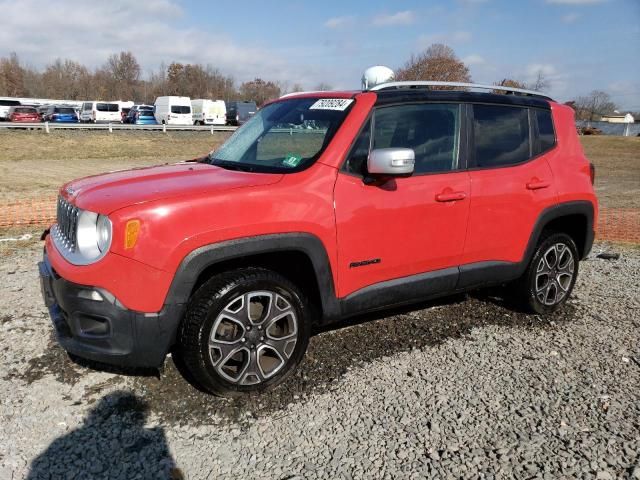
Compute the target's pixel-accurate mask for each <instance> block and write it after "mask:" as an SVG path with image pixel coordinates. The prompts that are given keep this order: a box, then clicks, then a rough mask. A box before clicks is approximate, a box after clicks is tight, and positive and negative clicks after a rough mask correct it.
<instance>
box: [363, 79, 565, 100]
mask: <svg viewBox="0 0 640 480" xmlns="http://www.w3.org/2000/svg"><path fill="white" fill-rule="evenodd" d="M419 87H455V88H469V89H478V90H499V91H502V92H507V93H511V94H518V95H526V96H531V97H539V98H544V99H545V100H553V99H552V98H551V97H549V96H548V95H545V94H544V93H540V92H536V91H535V90H525V89H523V88H513V87H505V86H503V85H483V84H479V83H463V82H437V81H409V82H387V83H381V84H379V85H376V86H375V87H372V88H370V89H369V90H370V91H380V90H390V89H393V88H397V89H400V88H419Z"/></svg>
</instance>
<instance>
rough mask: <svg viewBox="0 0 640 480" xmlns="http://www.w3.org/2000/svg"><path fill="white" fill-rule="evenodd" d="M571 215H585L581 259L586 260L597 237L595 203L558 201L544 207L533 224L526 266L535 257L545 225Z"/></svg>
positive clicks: (526, 251)
mask: <svg viewBox="0 0 640 480" xmlns="http://www.w3.org/2000/svg"><path fill="white" fill-rule="evenodd" d="M569 215H582V216H584V217H585V220H586V229H585V232H584V235H585V237H584V248H583V251H582V256H581V258H580V259H581V260H584V259H585V258H586V257H587V255H588V254H589V252H590V251H591V247H592V245H593V240H594V237H595V230H594V226H593V221H594V218H593V217H594V208H593V204H592V203H591V202H589V201H586V200H577V201H572V202H565V203H558V204H556V205H552V206H550V207H547V208H546V209H544V210H543V211H542V213H541V214H540V216H539V217H538V219H537V220H536V223H535V225H534V226H533V231H532V233H531V237H530V238H529V243H528V244H527V249H526V250H525V255H524V257H523V263H524V265H525V268H526V266H527V265H528V264H529V262H530V261H531V258H532V257H533V253H534V252H535V250H536V246H537V245H538V242H539V240H540V235H542V232H543V231H544V229H545V227H546V226H547V225H548V224H549V223H550V222H552V221H553V220H556V219H558V218H561V217H566V216H569Z"/></svg>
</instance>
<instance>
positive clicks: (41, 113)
mask: <svg viewBox="0 0 640 480" xmlns="http://www.w3.org/2000/svg"><path fill="white" fill-rule="evenodd" d="M47 108H49V105H39V106H37V107H36V110H37V111H38V115H39V116H40V121H42V118H43V117H44V114H45V112H46V111H47ZM78 118H80V117H78Z"/></svg>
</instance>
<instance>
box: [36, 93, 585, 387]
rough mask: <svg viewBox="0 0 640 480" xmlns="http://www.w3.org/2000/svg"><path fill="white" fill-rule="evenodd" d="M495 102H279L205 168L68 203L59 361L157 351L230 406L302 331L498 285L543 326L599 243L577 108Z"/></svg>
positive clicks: (80, 194)
mask: <svg viewBox="0 0 640 480" xmlns="http://www.w3.org/2000/svg"><path fill="white" fill-rule="evenodd" d="M496 88H497V87H496ZM508 93H510V94H498V93H496V92H495V91H494V92H489V93H479V92H477V91H472V90H471V89H466V90H462V91H461V90H458V91H456V90H433V89H430V88H428V87H427V86H425V85H420V84H415V83H414V84H406V83H403V82H398V83H389V84H383V85H378V86H377V87H374V88H373V89H371V90H368V91H358V92H315V93H302V94H295V95H289V96H286V97H283V98H281V99H279V100H276V101H274V102H272V103H269V104H267V105H266V106H264V107H263V108H261V109H260V110H259V111H258V112H257V113H256V115H255V116H254V117H253V118H251V120H249V121H248V122H247V123H246V124H245V125H243V126H242V127H241V128H239V129H238V130H237V131H236V132H235V133H234V134H233V135H232V136H231V137H230V138H229V139H228V140H227V141H226V142H225V143H224V144H223V145H222V146H221V147H220V148H218V149H217V150H215V151H214V152H212V153H211V154H209V155H208V156H207V157H205V158H203V159H200V160H198V161H187V162H181V163H177V164H174V165H163V166H157V167H150V168H141V169H135V170H131V171H121V172H115V173H108V174H105V175H99V176H93V177H88V178H84V179H81V180H76V181H73V182H70V183H68V184H66V185H64V186H63V187H62V189H61V190H60V196H59V199H58V213H57V223H56V224H54V225H53V226H52V227H51V229H50V232H49V233H48V235H46V245H45V254H44V260H43V261H42V262H41V263H40V264H39V267H40V276H41V283H42V290H43V295H44V299H45V302H46V304H47V306H48V307H49V310H50V314H51V318H52V320H53V324H54V327H55V330H56V333H57V337H58V339H59V342H60V344H61V345H62V346H63V347H64V348H65V349H66V350H67V351H68V352H70V353H72V354H75V355H77V356H79V357H83V358H87V359H91V360H96V361H99V362H106V363H110V364H116V365H121V366H136V367H158V366H160V365H162V363H163V362H164V359H165V357H166V356H167V354H168V353H169V352H171V353H172V355H173V358H174V360H175V361H176V362H179V364H181V365H182V366H183V367H185V368H186V369H187V372H188V373H189V376H190V377H192V380H193V381H195V382H196V383H197V384H199V386H200V387H202V388H204V389H206V390H207V391H209V392H212V393H215V394H219V395H228V396H233V395H238V394H241V393H244V392H253V391H261V390H264V389H266V388H268V387H271V386H274V385H276V384H278V383H280V382H282V380H283V379H284V378H285V377H287V375H289V374H291V373H292V372H293V371H294V370H295V367H296V365H297V364H298V363H299V362H300V361H301V359H302V357H303V355H304V353H305V349H306V348H307V344H308V341H309V335H310V332H311V329H312V327H313V326H314V325H321V324H324V323H327V322H333V321H337V320H340V319H344V318H346V317H349V316H353V315H357V314H361V313H363V312H369V311H372V310H379V309H385V308H388V307H391V306H397V305H403V304H410V303H412V302H418V301H422V300H425V299H430V298H434V297H439V296H443V295H448V294H452V293H455V292H462V291H467V290H471V289H477V288H479V287H485V286H489V285H500V284H509V285H510V286H511V287H513V288H510V289H509V290H508V291H509V292H512V295H514V296H515V298H517V299H519V300H520V301H521V303H522V305H523V306H524V307H526V308H527V309H529V310H530V311H532V312H536V313H538V314H544V313H548V312H551V311H553V310H555V309H557V308H558V307H560V306H561V305H562V304H563V303H564V302H565V301H566V299H567V298H568V296H569V295H570V294H571V290H572V288H573V286H574V283H575V281H576V276H577V274H578V262H579V260H581V259H583V258H585V256H586V255H587V254H588V253H589V250H590V248H591V245H592V243H593V238H594V224H595V220H596V215H597V201H596V197H595V195H594V191H593V187H592V184H593V175H594V171H593V167H592V166H591V165H590V163H589V162H588V161H587V159H586V158H585V156H584V153H583V151H582V148H581V145H580V142H579V140H578V136H577V134H576V129H575V125H574V112H573V110H572V109H571V108H569V107H567V106H564V105H560V104H558V103H555V102H554V101H552V100H551V99H549V98H548V97H545V96H542V95H540V94H535V93H534V92H527V91H519V90H511V91H510V92H508Z"/></svg>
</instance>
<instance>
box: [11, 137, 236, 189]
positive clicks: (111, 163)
mask: <svg viewBox="0 0 640 480" xmlns="http://www.w3.org/2000/svg"><path fill="white" fill-rule="evenodd" d="M228 135H229V134H228V133H225V132H219V133H215V134H214V135H212V134H211V133H210V132H168V133H166V134H164V133H161V132H114V133H111V134H109V133H108V132H87V131H67V132H65V131H56V132H52V133H50V134H46V133H44V132H38V131H35V132H33V131H20V132H15V131H14V132H0V146H1V147H0V200H3V199H10V198H16V197H20V198H24V197H36V196H41V195H47V196H55V192H56V190H57V189H58V188H59V187H60V185H61V184H63V183H65V182H67V181H68V180H72V179H74V178H78V177H84V176H87V175H94V174H97V173H102V172H106V171H112V170H121V169H126V168H131V167H140V166H145V165H155V164H161V163H167V162H176V161H180V160H185V159H190V158H195V157H199V156H203V155H205V154H207V153H208V152H210V151H211V150H213V148H215V147H216V146H217V145H219V144H220V143H221V142H222V141H224V139H226V138H227V136H228Z"/></svg>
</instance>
